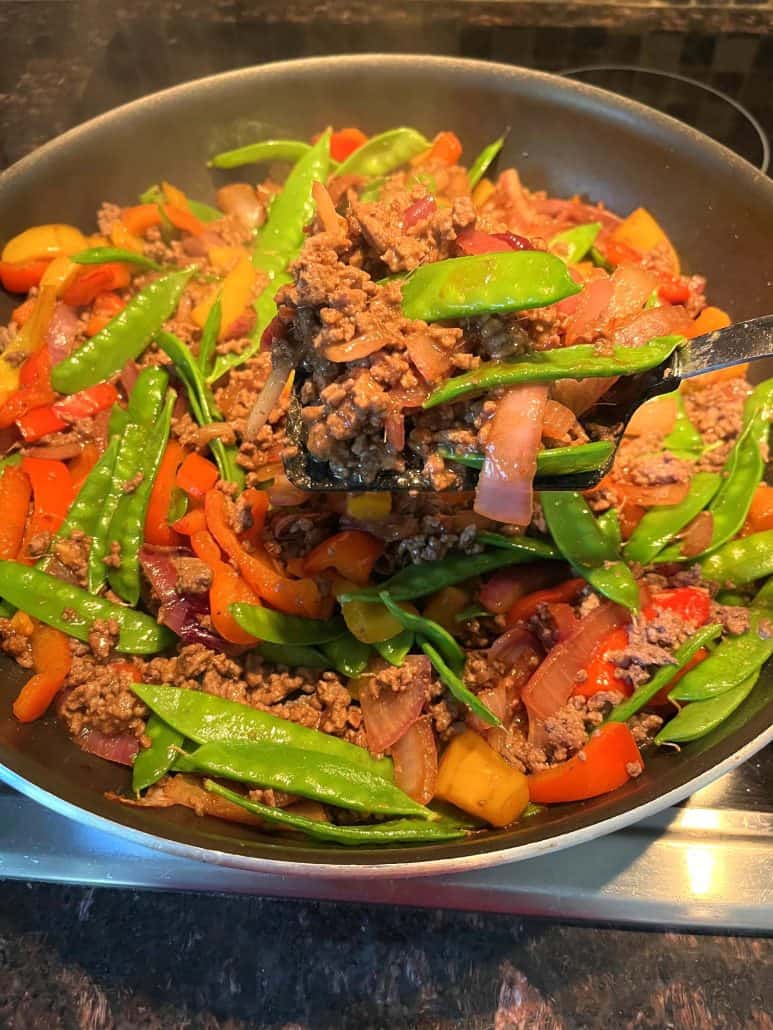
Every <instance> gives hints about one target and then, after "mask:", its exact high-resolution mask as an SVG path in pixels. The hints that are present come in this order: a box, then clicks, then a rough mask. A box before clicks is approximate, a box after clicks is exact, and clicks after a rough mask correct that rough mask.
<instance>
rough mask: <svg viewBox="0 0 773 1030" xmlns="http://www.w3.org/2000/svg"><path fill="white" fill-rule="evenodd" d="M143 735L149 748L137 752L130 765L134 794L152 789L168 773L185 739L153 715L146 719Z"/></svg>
mask: <svg viewBox="0 0 773 1030" xmlns="http://www.w3.org/2000/svg"><path fill="white" fill-rule="evenodd" d="M145 735H146V736H147V737H150V741H151V743H150V747H146V748H143V749H142V750H141V751H139V752H138V753H137V756H136V758H135V759H134V764H133V765H132V790H133V791H134V793H135V794H139V793H141V792H142V791H143V790H146V789H147V788H148V787H152V786H153V784H154V783H158V781H159V780H160V779H161V777H162V776H164V775H165V774H166V773H168V772H169V770H170V769H171V768H172V766H173V765H174V761H175V759H176V758H177V755H178V753H179V749H180V748H181V747H182V743H183V740H184V739H185V738H184V737H183V735H182V733H178V732H177V730H174V729H172V727H171V726H167V724H166V723H165V722H164V721H163V719H159V717H158V716H157V715H155V714H152V715H151V716H150V718H149V719H148V722H147V725H146V727H145Z"/></svg>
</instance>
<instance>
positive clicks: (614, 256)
mask: <svg viewBox="0 0 773 1030" xmlns="http://www.w3.org/2000/svg"><path fill="white" fill-rule="evenodd" d="M606 258H607V261H609V262H611V263H612V264H613V265H640V264H641V263H642V260H643V258H644V255H643V254H642V253H641V252H640V251H638V250H635V249H634V248H633V247H631V246H630V245H629V244H627V243H623V241H622V240H616V239H614V237H612V238H610V239H609V240H607V249H606Z"/></svg>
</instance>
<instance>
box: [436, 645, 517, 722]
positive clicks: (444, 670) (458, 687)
mask: <svg viewBox="0 0 773 1030" xmlns="http://www.w3.org/2000/svg"><path fill="white" fill-rule="evenodd" d="M420 647H421V649H422V651H423V652H424V654H425V655H426V656H427V658H429V660H430V661H431V662H432V665H433V667H434V669H435V672H436V673H437V674H438V677H439V678H440V682H441V683H443V684H444V686H446V687H448V690H449V691H450V693H451V694H452V695H453V696H454V697H455V698H456V700H457V701H459V702H460V703H461V704H463V705H466V706H467V708H469V709H470V711H471V712H474V713H475V714H476V715H477V716H478V718H480V719H483V721H484V722H486V723H488V725H489V726H501V725H502V720H501V719H500V718H499V716H498V715H495V714H494V713H493V712H492V711H491V709H490V708H489V707H488V705H486V704H484V703H483V701H481V700H480V698H479V697H478V696H477V695H476V694H473V692H472V691H471V690H470V688H469V687H468V686H467V685H466V684H465V683H464V680H462V679H461V678H460V677H459V676H457V674H456V673H455V672H454V670H453V669H451V668H449V667H448V665H447V664H446V663H445V662H444V661H443V658H442V657H441V655H440V654H439V653H438V652H437V651H436V650H435V648H434V647H433V646H432V644H430V643H429V641H427V640H422V641H421V643H420Z"/></svg>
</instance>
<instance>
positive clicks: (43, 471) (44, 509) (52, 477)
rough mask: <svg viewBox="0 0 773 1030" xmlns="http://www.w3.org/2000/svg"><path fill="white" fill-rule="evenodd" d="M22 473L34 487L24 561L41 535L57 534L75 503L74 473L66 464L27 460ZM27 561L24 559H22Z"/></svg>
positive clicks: (24, 459)
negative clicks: (72, 473)
mask: <svg viewBox="0 0 773 1030" xmlns="http://www.w3.org/2000/svg"><path fill="white" fill-rule="evenodd" d="M21 467H22V470H23V471H24V472H26V474H27V475H28V476H29V480H30V482H31V483H32V518H31V519H30V520H29V522H28V524H27V532H26V534H25V541H24V544H25V546H24V547H23V548H22V552H23V558H24V553H25V552H26V550H27V546H28V545H29V541H30V540H31V539H32V537H33V536H35V535H37V534H38V533H55V532H56V531H57V529H59V527H60V526H61V524H62V522H63V521H64V517H65V515H66V514H67V511H68V509H69V507H70V505H71V504H72V501H73V496H74V493H73V488H72V479H71V477H70V470H69V469H68V468H67V466H66V465H65V464H64V462H63V461H51V460H49V459H47V458H23V459H22V463H21ZM22 560H23V559H22Z"/></svg>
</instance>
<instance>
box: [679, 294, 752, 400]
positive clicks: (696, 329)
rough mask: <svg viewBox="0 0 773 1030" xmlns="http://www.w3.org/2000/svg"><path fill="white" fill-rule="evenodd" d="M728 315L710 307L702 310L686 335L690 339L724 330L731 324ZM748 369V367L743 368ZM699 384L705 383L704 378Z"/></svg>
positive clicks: (720, 309)
mask: <svg viewBox="0 0 773 1030" xmlns="http://www.w3.org/2000/svg"><path fill="white" fill-rule="evenodd" d="M732 321H733V320H732V319H731V317H730V315H728V313H727V312H726V311H723V310H722V308H713V307H711V306H709V307H707V308H704V309H703V311H701V313H700V314H699V315H698V317H697V318H696V319H695V321H694V322H693V324H692V327H691V329H690V331H689V333H687V334H686V335H688V336H689V337H690V338H691V339H694V338H695V337H696V336H703V334H704V333H713V332H714V331H715V330H716V329H725V328H727V326H729V325H730V324H731V323H732ZM744 367H745V368H748V365H746V366H744ZM728 371H729V370H728ZM700 382H701V383H703V382H705V379H704V378H701V379H700Z"/></svg>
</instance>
